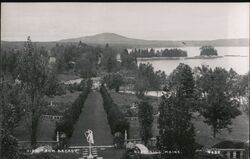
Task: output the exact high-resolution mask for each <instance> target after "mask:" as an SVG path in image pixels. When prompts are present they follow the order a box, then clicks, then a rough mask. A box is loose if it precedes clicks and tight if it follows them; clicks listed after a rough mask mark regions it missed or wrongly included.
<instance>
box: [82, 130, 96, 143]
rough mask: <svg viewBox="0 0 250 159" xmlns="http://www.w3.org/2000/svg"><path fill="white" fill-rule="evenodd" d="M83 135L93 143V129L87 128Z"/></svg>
mask: <svg viewBox="0 0 250 159" xmlns="http://www.w3.org/2000/svg"><path fill="white" fill-rule="evenodd" d="M84 135H85V137H86V138H87V142H88V143H91V144H94V138H93V131H92V130H90V129H88V130H87V131H86V132H85V133H84Z"/></svg>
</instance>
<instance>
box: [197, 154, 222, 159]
mask: <svg viewBox="0 0 250 159" xmlns="http://www.w3.org/2000/svg"><path fill="white" fill-rule="evenodd" d="M195 159H225V157H223V156H221V155H218V154H208V153H206V152H196V154H195Z"/></svg>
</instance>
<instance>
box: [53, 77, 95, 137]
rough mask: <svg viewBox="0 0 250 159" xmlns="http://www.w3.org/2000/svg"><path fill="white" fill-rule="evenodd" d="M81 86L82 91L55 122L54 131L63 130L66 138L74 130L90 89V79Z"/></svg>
mask: <svg viewBox="0 0 250 159" xmlns="http://www.w3.org/2000/svg"><path fill="white" fill-rule="evenodd" d="M86 83H87V84H85V85H86V86H84V87H83V90H82V93H81V94H80V95H79V96H78V97H77V99H76V100H75V101H74V102H73V103H72V106H71V107H70V108H68V109H67V110H66V111H65V112H64V113H63V119H62V120H61V121H60V122H59V123H57V125H56V131H55V132H57V131H59V132H63V133H65V134H66V137H67V138H70V137H71V136H72V134H73V131H74V124H75V123H76V121H77V120H78V118H79V116H80V114H81V112H82V108H83V106H84V103H85V100H86V98H87V96H88V94H89V92H90V90H91V86H92V81H91V80H90V79H89V80H87V82H86Z"/></svg>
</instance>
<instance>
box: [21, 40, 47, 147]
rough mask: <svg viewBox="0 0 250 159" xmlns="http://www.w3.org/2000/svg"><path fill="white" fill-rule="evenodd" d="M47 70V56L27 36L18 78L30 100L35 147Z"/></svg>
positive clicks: (32, 134)
mask: <svg viewBox="0 0 250 159" xmlns="http://www.w3.org/2000/svg"><path fill="white" fill-rule="evenodd" d="M49 72H50V68H49V65H48V57H46V56H45V55H44V52H43V51H41V49H38V48H36V47H34V45H33V43H32V42H31V40H30V37H28V40H27V42H26V43H25V47H24V52H23V53H22V55H21V57H20V58H19V61H18V79H19V80H20V81H21V85H22V87H23V88H24V89H25V91H26V93H27V95H28V97H29V100H30V102H29V103H30V104H29V106H28V108H29V109H28V111H29V113H30V114H31V145H32V147H33V148H35V147H36V134H37V127H38V121H39V116H40V114H41V108H42V106H43V104H44V103H43V97H44V95H45V93H46V85H47V84H48V80H49ZM29 113H28V114H29Z"/></svg>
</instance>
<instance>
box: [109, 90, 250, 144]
mask: <svg viewBox="0 0 250 159" xmlns="http://www.w3.org/2000/svg"><path fill="white" fill-rule="evenodd" d="M111 96H112V98H113V100H114V102H115V103H116V104H118V105H119V106H120V107H124V105H132V103H133V102H135V101H139V99H138V98H137V97H136V96H135V95H133V94H126V93H115V92H112V93H111ZM156 99H157V98H156ZM156 99H155V98H152V105H153V107H154V109H158V103H159V101H157V100H156ZM153 101H154V102H153ZM194 117H195V119H194V120H193V124H194V126H195V131H196V137H195V139H196V142H198V143H199V144H201V145H204V146H206V147H210V146H212V145H214V144H216V143H218V142H220V141H223V140H237V141H246V140H247V139H248V138H249V136H248V135H249V119H248V118H247V116H246V115H245V114H244V113H243V114H242V115H240V116H238V117H236V118H235V119H233V120H232V121H233V123H232V125H231V127H232V132H231V133H229V132H228V131H227V130H223V131H222V132H221V134H218V135H217V137H216V138H213V136H212V131H211V128H210V127H209V126H208V125H207V124H205V123H204V122H203V118H202V117H198V116H197V114H194ZM129 122H130V132H129V133H130V138H140V134H139V130H140V128H139V122H138V120H133V121H129ZM152 133H153V136H157V135H158V128H157V119H155V120H154V122H153V128H152Z"/></svg>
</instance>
